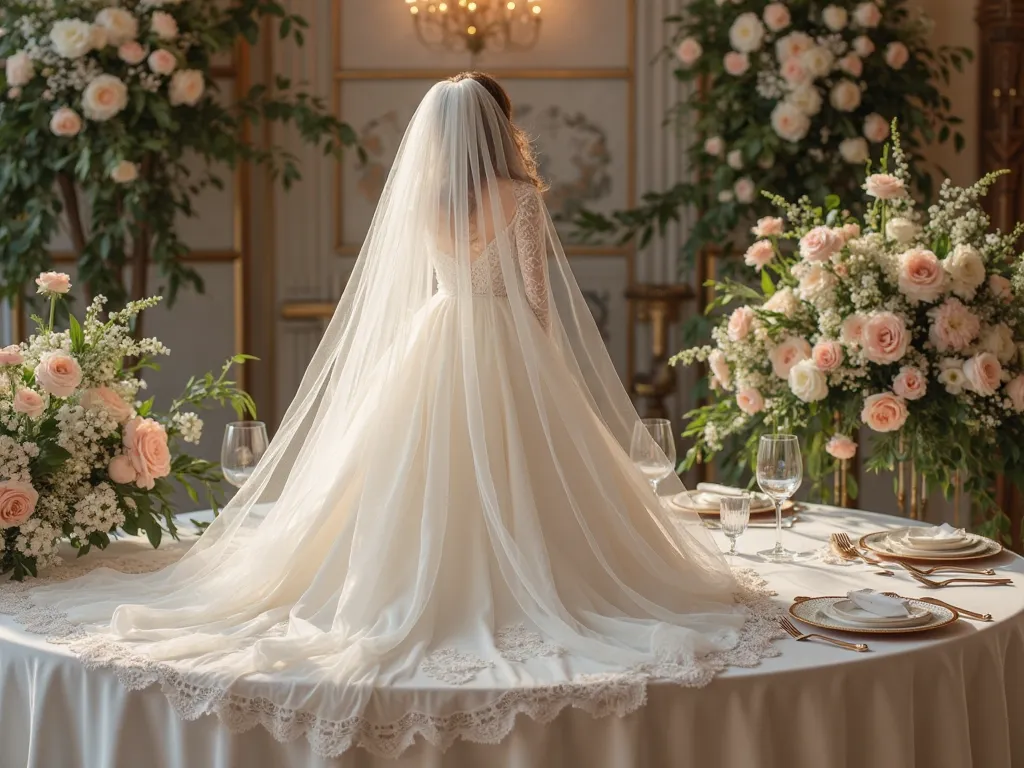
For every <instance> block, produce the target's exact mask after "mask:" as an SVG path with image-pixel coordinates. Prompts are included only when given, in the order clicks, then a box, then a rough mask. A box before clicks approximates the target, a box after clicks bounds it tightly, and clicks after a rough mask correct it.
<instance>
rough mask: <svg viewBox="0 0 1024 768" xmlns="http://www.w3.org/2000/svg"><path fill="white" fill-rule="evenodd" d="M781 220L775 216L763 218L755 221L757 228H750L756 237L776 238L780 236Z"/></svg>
mask: <svg viewBox="0 0 1024 768" xmlns="http://www.w3.org/2000/svg"><path fill="white" fill-rule="evenodd" d="M782 226H783V225H782V219H780V218H777V217H775V216H765V217H764V218H761V219H758V220H757V226H756V227H752V228H751V230H750V231H751V232H753V233H754V234H755V235H757V236H758V237H777V236H778V235H781V234H782Z"/></svg>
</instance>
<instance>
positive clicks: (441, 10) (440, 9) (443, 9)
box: [437, 3, 448, 13]
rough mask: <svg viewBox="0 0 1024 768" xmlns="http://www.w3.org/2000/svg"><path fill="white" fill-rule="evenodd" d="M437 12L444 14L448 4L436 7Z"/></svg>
mask: <svg viewBox="0 0 1024 768" xmlns="http://www.w3.org/2000/svg"><path fill="white" fill-rule="evenodd" d="M437 10H439V11H440V12H441V13H444V12H445V11H447V10H448V3H441V4H440V5H439V6H437Z"/></svg>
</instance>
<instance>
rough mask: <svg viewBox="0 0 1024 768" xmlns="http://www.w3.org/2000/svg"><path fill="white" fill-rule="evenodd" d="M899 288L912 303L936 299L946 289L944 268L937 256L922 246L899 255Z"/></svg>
mask: <svg viewBox="0 0 1024 768" xmlns="http://www.w3.org/2000/svg"><path fill="white" fill-rule="evenodd" d="M899 288H900V291H901V292H902V293H903V295H904V296H906V297H907V299H909V300H910V302H911V303H914V304H916V303H918V302H921V301H927V302H931V301H935V300H936V299H938V298H939V296H941V295H942V293H943V291H945V289H946V270H944V269H943V268H942V263H941V262H940V261H939V258H938V256H936V255H935V254H934V253H932V252H931V251H929V250H926V249H924V248H913V249H911V250H909V251H907V252H906V253H904V254H903V255H902V256H900V275H899Z"/></svg>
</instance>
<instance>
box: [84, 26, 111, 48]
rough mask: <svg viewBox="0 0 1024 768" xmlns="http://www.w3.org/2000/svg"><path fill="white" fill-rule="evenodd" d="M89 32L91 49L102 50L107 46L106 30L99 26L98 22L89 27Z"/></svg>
mask: <svg viewBox="0 0 1024 768" xmlns="http://www.w3.org/2000/svg"><path fill="white" fill-rule="evenodd" d="M89 34H90V36H91V38H92V40H91V42H92V49H93V50H94V51H102V50H103V49H104V48H106V47H107V42H108V40H109V36H108V35H107V30H106V29H104V28H103V27H101V26H100V25H99V24H93V25H92V27H91V28H90V29H89Z"/></svg>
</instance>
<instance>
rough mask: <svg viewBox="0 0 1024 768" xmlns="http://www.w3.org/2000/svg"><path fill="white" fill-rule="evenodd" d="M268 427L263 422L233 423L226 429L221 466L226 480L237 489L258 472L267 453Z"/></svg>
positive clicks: (221, 450) (221, 451)
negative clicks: (259, 465) (261, 460)
mask: <svg viewBox="0 0 1024 768" xmlns="http://www.w3.org/2000/svg"><path fill="white" fill-rule="evenodd" d="M269 442H270V441H269V440H268V439H267V425H266V424H264V423H263V422H262V421H233V422H231V423H230V424H228V425H227V426H226V427H225V428H224V442H223V443H222V444H221V449H220V466H221V469H222V470H223V472H224V478H225V479H226V480H227V481H228V482H229V483H231V484H232V485H233V486H235V487H236V488H241V487H242V486H243V485H245V481H246V480H248V479H249V476H250V475H252V473H253V472H254V471H255V470H256V465H257V464H259V462H260V459H261V458H263V454H265V453H266V452H267V445H268V444H269Z"/></svg>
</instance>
